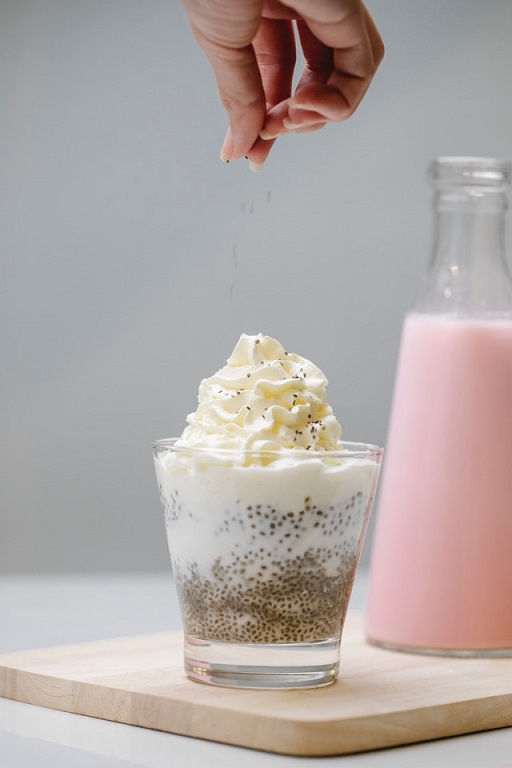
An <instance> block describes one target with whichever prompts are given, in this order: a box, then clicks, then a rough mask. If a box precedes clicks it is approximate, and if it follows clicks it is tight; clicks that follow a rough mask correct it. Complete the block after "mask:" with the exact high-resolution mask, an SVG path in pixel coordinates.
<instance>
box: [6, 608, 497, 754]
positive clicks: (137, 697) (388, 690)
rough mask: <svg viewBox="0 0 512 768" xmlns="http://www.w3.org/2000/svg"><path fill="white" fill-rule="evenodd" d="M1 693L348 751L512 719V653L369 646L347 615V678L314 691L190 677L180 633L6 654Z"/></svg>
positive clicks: (277, 743)
mask: <svg viewBox="0 0 512 768" xmlns="http://www.w3.org/2000/svg"><path fill="white" fill-rule="evenodd" d="M0 695H1V696H3V697H5V698H9V699H15V700H18V701H23V702H28V703H30V704H37V705H39V706H42V707H50V708H53V709H60V710H64V711H66V712H73V713H77V714H82V715H90V716H92V717H98V718H103V719H106V720H113V721H117V722H122V723H128V724H131V725H137V726H143V727H145V728H153V729H156V730H161V731H167V732H169V733H177V734H181V735H184V736H191V737H196V738H201V739H210V740H212V741H218V742H222V743H225V744H232V745H237V746H243V747H250V748H253V749H259V750H265V751H269V752H278V753H282V754H290V755H342V754H349V753H354V752H362V751H366V750H372V749H380V748H383V747H391V746H397V745H401V744H409V743H412V742H418V741H428V740H431V739H437V738H441V737H445V736H453V735H457V734H462V733H471V732H474V731H480V730H489V729H493V728H500V727H504V726H510V725H512V658H505V659H455V658H445V657H438V656H418V655H412V654H404V653H397V652H392V651H387V650H383V649H379V648H375V647H373V646H370V645H367V644H366V643H365V641H364V637H363V632H362V620H361V617H360V616H359V615H357V614H349V617H348V619H347V623H346V627H345V632H344V637H343V641H342V647H341V672H340V678H339V680H337V681H336V682H335V683H334V684H333V685H331V686H329V687H326V688H318V689H313V690H302V691H301V690H294V691H258V690H233V689H230V688H218V687H212V686H208V685H200V684H198V683H193V682H191V681H189V680H188V679H187V677H186V676H185V673H184V671H183V666H182V636H181V634H180V633H169V634H160V635H149V636H143V637H132V638H123V639H117V640H108V641H103V642H98V643H90V644H84V645H72V646H63V647H60V648H50V649H44V650H36V651H24V652H21V653H12V654H8V655H4V656H0Z"/></svg>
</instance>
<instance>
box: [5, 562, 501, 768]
mask: <svg viewBox="0 0 512 768" xmlns="http://www.w3.org/2000/svg"><path fill="white" fill-rule="evenodd" d="M365 584H366V578H365V574H364V573H361V574H360V576H359V578H358V580H357V582H356V586H355V588H354V593H353V596H352V601H351V607H352V608H353V609H361V608H362V607H363V605H364V594H365ZM0 616H1V624H0V653H8V652H10V651H17V650H25V649H31V648H42V647H47V646H52V645H61V644H66V643H75V642H84V641H88V640H91V641H93V640H102V639H105V638H111V637H122V636H126V635H139V634H149V633H152V632H165V631H169V630H172V629H179V628H180V627H181V623H180V618H179V610H178V605H177V601H176V595H175V591H174V586H173V582H172V578H171V576H170V574H168V573H162V574H158V573H157V574H147V573H141V574H133V573H132V574H121V575H119V574H117V575H95V576H91V575H84V576H80V575H78V576H77V575H63V576H37V577H34V576H26V577H7V576H0ZM342 654H343V650H342ZM240 764H243V766H244V768H270V767H272V768H284V767H287V768H290V766H293V765H296V766H297V768H299V767H300V768H313V766H315V767H318V768H319V766H323V768H326V766H339V768H391V766H393V768H405V766H407V768H410V767H411V766H414V768H427V766H428V768H432V766H442V767H444V766H450V768H459V767H460V768H462V767H463V766H464V768H512V728H506V729H501V730H496V731H490V732H487V733H478V734H471V735H469V736H460V737H457V738H451V739H443V740H440V741H436V742H428V743H425V744H417V745H412V746H407V747H400V748H397V749H388V750H382V751H378V752H371V753H364V754H359V755H349V756H346V757H327V758H294V757H285V756H280V755H271V754H266V753H263V752H256V751H252V750H246V749H241V748H239V747H230V746H224V745H221V744H215V743H212V742H207V741H200V740H198V739H191V738H186V737H183V736H173V735H171V734H165V733H159V732H157V731H151V730H147V729H144V728H137V727H134V726H129V725H122V724H119V723H110V722H107V721H104V720H97V719H95V718H90V717H84V716H81V715H72V714H68V713H65V712H57V711H55V710H50V709H44V708H41V707H35V706H32V705H28V704H22V703H20V702H15V701H7V700H5V699H1V698H0V766H1V768H32V766H33V767H34V768H36V767H37V768H40V766H52V768H61V766H62V768H64V767H65V768H93V767H94V768H121V767H122V766H126V767H128V766H148V767H150V768H171V766H172V767H173V768H181V766H187V767H189V766H190V768H195V766H198V767H199V766H201V768H203V766H208V768H210V767H211V766H222V768H231V766H233V767H234V766H236V768H239V766H240Z"/></svg>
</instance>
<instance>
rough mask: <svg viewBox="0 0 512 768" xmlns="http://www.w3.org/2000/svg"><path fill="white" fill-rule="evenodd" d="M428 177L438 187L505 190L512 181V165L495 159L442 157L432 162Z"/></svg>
mask: <svg viewBox="0 0 512 768" xmlns="http://www.w3.org/2000/svg"><path fill="white" fill-rule="evenodd" d="M428 176H429V179H430V181H431V182H432V183H433V184H434V185H435V186H436V187H445V186H462V187H475V186H477V187H491V188H493V189H504V188H505V187H507V186H508V185H509V184H510V182H511V179H512V164H511V163H510V162H509V161H507V160H501V159H499V158H495V157H470V156H442V157H437V158H436V159H435V160H432V162H431V163H430V165H429V168H428Z"/></svg>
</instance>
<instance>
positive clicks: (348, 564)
mask: <svg viewBox="0 0 512 768" xmlns="http://www.w3.org/2000/svg"><path fill="white" fill-rule="evenodd" d="M367 477H368V476H367ZM369 477H370V479H371V475H370V476H369ZM370 488H371V486H370ZM370 488H369V487H364V488H363V489H362V490H354V492H352V493H351V495H350V496H349V497H348V498H347V497H345V496H343V498H339V497H337V498H336V499H334V500H333V499H331V500H332V501H333V503H330V504H328V506H325V505H324V504H322V505H321V504H320V502H318V503H315V499H314V496H313V494H311V495H310V496H305V497H303V499H302V503H301V504H300V505H298V508H293V509H290V507H289V506H286V507H284V506H283V505H282V502H279V503H275V504H269V503H266V504H263V503H257V504H244V503H243V502H242V501H241V500H240V499H238V500H236V502H234V504H233V506H232V507H231V508H230V509H225V511H223V513H222V514H219V515H216V516H214V519H212V517H211V516H210V514H209V511H208V502H206V504H205V508H204V509H203V510H201V509H197V508H192V507H190V506H189V504H188V503H187V500H186V493H185V494H183V493H179V492H178V488H177V487H174V488H173V489H172V491H171V490H170V489H168V492H167V493H164V491H163V490H162V488H161V489H160V490H161V496H162V505H163V509H164V515H165V519H166V524H167V530H168V537H169V546H170V551H171V560H172V564H173V571H174V576H175V579H176V584H177V588H178V594H179V598H180V602H181V607H182V615H183V621H184V628H185V632H186V633H187V634H190V635H193V636H195V637H198V638H203V639H208V640H216V641H223V642H246V643H298V642H315V641H319V640H323V639H327V638H332V637H338V636H339V634H340V630H341V624H342V618H343V617H344V615H345V612H346V607H347V603H348V599H349V597H350V592H351V589H352V584H353V580H354V575H355V569H356V565H357V560H358V555H359V549H360V541H361V532H362V528H363V525H364V522H365V519H366V511H367V509H368V505H369V493H370ZM285 497H286V493H285ZM201 519H202V520H203V530H201ZM205 520H208V521H209V524H210V526H212V527H211V534H212V535H211V536H210V540H209V542H208V551H209V564H206V563H205V556H204V550H202V551H201V555H200V556H199V559H196V558H194V556H193V551H194V547H193V545H191V542H193V540H194V537H200V536H201V535H204V534H205V531H204V527H205V524H204V521H205ZM185 529H187V530H188V534H187V541H185V540H184V539H183V533H184V530H185ZM180 543H181V546H180ZM198 546H199V544H198Z"/></svg>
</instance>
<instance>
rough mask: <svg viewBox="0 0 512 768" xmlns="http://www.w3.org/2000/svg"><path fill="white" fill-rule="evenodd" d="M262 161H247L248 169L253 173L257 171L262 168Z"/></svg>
mask: <svg viewBox="0 0 512 768" xmlns="http://www.w3.org/2000/svg"><path fill="white" fill-rule="evenodd" d="M263 165H264V163H252V162H250V163H249V170H250V171H252V172H253V173H259V172H260V171H261V170H262V168H263Z"/></svg>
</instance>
